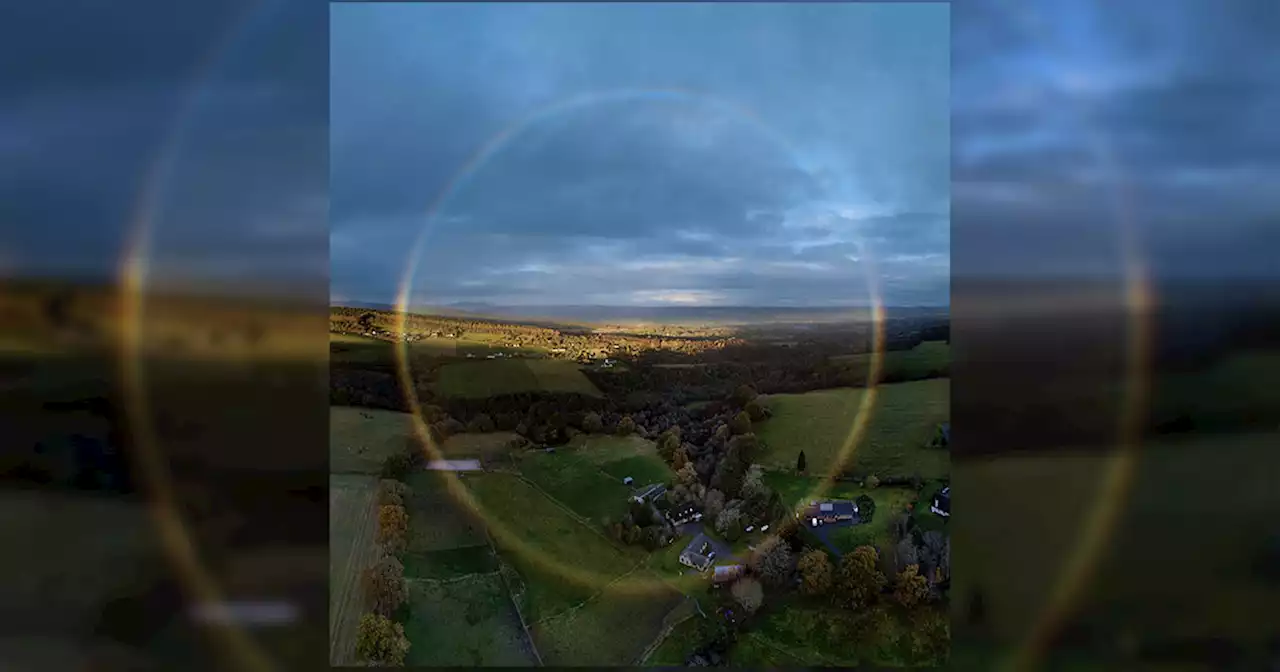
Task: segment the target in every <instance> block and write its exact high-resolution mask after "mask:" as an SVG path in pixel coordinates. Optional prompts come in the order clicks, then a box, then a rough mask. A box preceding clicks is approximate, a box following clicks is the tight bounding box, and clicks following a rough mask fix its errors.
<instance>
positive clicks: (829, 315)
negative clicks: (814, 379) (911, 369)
mask: <svg viewBox="0 0 1280 672" xmlns="http://www.w3.org/2000/svg"><path fill="white" fill-rule="evenodd" d="M342 305H345V306H348V307H352V308H369V309H372V310H395V306H393V305H391V304H385V303H373V302H361V301H348V302H344V303H343V304H342ZM413 312H416V313H424V314H431V315H446V316H457V317H476V318H483V317H489V318H501V319H540V320H554V321H566V322H587V323H595V324H601V323H611V324H636V323H648V324H691V323H692V324H761V323H770V322H774V323H804V322H812V323H837V322H860V321H867V320H870V319H871V312H870V310H869V309H867V308H864V307H854V306H837V307H819V308H805V307H792V306H592V305H543V306H501V305H494V304H488V303H476V302H466V303H452V304H449V305H446V306H419V307H416V308H415V309H414V310H413ZM886 312H887V313H888V315H889V316H890V317H894V318H899V317H928V316H947V315H948V314H949V313H950V310H949V309H948V308H947V307H945V306H903V307H893V308H888V309H886Z"/></svg>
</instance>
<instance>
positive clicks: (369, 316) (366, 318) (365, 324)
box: [356, 313, 378, 331]
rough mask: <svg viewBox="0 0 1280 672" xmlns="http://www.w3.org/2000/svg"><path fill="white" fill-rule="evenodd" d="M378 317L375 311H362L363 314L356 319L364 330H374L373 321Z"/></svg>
mask: <svg viewBox="0 0 1280 672" xmlns="http://www.w3.org/2000/svg"><path fill="white" fill-rule="evenodd" d="M377 318H378V316H377V315H375V314H374V313H362V314H361V315H360V317H359V319H357V320H356V323H357V324H359V325H360V328H361V329H362V330H364V331H372V330H373V321H374V320H375V319H377Z"/></svg>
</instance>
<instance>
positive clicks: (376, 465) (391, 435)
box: [329, 406, 413, 474]
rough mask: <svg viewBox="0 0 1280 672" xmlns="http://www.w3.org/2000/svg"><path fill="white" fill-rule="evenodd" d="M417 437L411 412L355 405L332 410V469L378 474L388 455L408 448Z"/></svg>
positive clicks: (330, 437)
mask: <svg viewBox="0 0 1280 672" xmlns="http://www.w3.org/2000/svg"><path fill="white" fill-rule="evenodd" d="M412 434H413V416H412V415H410V414H408V413H397V412H395V411H383V410H378V409H372V408H355V407H352V406H331V407H330V408H329V470H330V471H331V472H332V473H335V474H342V473H351V474H378V473H381V471H382V464H383V462H384V461H385V460H386V459H387V456H388V455H392V454H395V453H398V452H401V451H403V450H404V449H405V442H406V441H407V440H408V437H410V436H412Z"/></svg>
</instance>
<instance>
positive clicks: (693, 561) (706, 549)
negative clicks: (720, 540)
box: [680, 534, 716, 572]
mask: <svg viewBox="0 0 1280 672" xmlns="http://www.w3.org/2000/svg"><path fill="white" fill-rule="evenodd" d="M715 557H716V552H715V551H714V550H712V549H711V540H710V539H707V537H706V535H704V534H699V535H698V536H696V537H694V538H693V541H690V542H689V545H688V546H685V547H684V550H683V551H681V552H680V564H682V565H686V566H688V567H692V568H694V569H696V570H698V571H699V572H703V571H706V569H707V567H708V566H710V565H711V561H712V560H714V559H715Z"/></svg>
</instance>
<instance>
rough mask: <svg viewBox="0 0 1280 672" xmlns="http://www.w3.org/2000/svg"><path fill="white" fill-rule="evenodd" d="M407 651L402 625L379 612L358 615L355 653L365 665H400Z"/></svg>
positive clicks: (407, 643) (407, 641) (406, 639)
mask: <svg viewBox="0 0 1280 672" xmlns="http://www.w3.org/2000/svg"><path fill="white" fill-rule="evenodd" d="M408 652H409V638H408V637H405V635H404V626H403V625H400V624H399V623H395V622H392V620H391V619H389V618H387V617H386V616H381V615H379V614H365V615H364V616H361V617H360V629H359V630H357V631H356V655H357V656H358V657H359V658H360V660H361V661H362V662H364V663H365V664H366V665H372V666H378V667H402V666H403V665H404V657H405V654H407V653H408Z"/></svg>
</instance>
